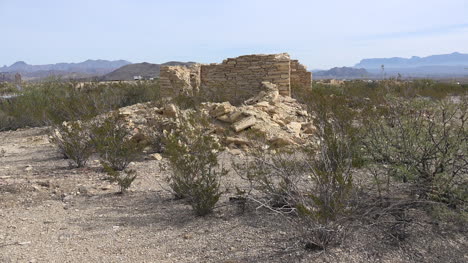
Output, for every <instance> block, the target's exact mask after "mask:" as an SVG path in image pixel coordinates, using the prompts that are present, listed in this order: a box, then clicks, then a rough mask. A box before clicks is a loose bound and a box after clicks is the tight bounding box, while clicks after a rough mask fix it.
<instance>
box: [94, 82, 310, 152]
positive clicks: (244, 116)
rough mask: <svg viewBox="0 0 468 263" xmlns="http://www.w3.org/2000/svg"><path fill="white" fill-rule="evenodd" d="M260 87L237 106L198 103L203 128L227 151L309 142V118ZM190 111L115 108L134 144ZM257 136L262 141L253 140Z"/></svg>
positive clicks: (291, 102)
mask: <svg viewBox="0 0 468 263" xmlns="http://www.w3.org/2000/svg"><path fill="white" fill-rule="evenodd" d="M262 87H263V90H262V91H261V92H259V94H257V95H256V96H254V97H253V98H250V99H248V100H247V101H245V103H244V104H242V105H240V106H233V105H232V104H231V103H230V102H221V103H215V102H205V103H202V104H201V105H200V107H199V110H200V111H201V112H202V113H204V114H206V115H207V116H209V118H210V119H211V122H210V124H209V125H210V127H207V129H208V130H211V132H212V134H213V135H214V136H217V137H218V138H219V139H220V141H221V142H223V143H225V145H226V146H229V148H231V149H242V150H248V149H249V147H251V146H252V145H254V144H256V143H264V142H268V143H269V144H271V145H274V146H276V147H284V146H294V145H303V144H304V143H306V142H310V141H311V140H308V138H311V137H312V136H314V134H315V127H314V125H313V124H312V120H313V116H311V115H310V114H309V113H308V112H307V111H306V109H305V107H304V106H303V105H301V104H300V103H298V102H297V101H296V100H295V99H293V98H291V97H289V96H283V95H280V94H279V91H278V89H277V86H276V85H275V84H272V83H270V82H263V83H262ZM193 111H194V110H193V109H188V110H180V109H178V108H177V106H176V105H174V104H167V105H165V106H163V107H162V108H158V107H154V106H153V105H152V104H151V103H139V104H135V105H132V106H128V107H124V108H121V109H119V113H120V114H121V115H122V116H123V118H124V119H125V121H126V123H127V126H128V129H130V130H131V131H132V133H133V135H132V136H133V137H134V139H135V140H137V141H148V140H150V139H151V138H152V137H151V136H153V135H154V133H158V134H159V135H161V134H162V133H164V132H165V131H166V132H169V131H170V130H172V129H175V128H176V127H178V126H179V125H180V121H181V120H182V119H184V117H185V116H188V115H189V114H190V113H191V112H193ZM98 118H102V117H98ZM258 136H260V137H262V138H263V139H262V140H257V139H254V138H258ZM149 158H152V159H155V160H161V158H162V157H161V155H159V154H155V155H152V156H150V157H149Z"/></svg>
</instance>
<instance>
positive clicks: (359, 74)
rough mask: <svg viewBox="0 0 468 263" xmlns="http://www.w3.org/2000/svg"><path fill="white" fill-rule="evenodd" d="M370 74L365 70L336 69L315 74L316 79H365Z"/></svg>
mask: <svg viewBox="0 0 468 263" xmlns="http://www.w3.org/2000/svg"><path fill="white" fill-rule="evenodd" d="M368 76H369V72H367V70H365V69H364V68H351V67H341V68H339V67H335V68H332V69H329V70H318V71H315V72H314V76H313V77H314V78H317V79H324V78H364V77H368Z"/></svg>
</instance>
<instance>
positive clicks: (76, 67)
mask: <svg viewBox="0 0 468 263" xmlns="http://www.w3.org/2000/svg"><path fill="white" fill-rule="evenodd" d="M128 64H130V62H128V61H125V60H116V61H108V60H86V61H84V62H80V63H57V64H47V65H29V64H27V63H26V62H24V61H18V62H15V63H14V64H12V65H11V66H3V67H0V73H2V72H4V73H9V74H14V73H20V74H21V75H22V76H23V77H25V78H26V79H37V78H45V77H49V76H66V77H78V78H79V77H90V76H102V75H104V74H107V73H109V72H111V71H113V70H115V69H117V68H120V67H122V66H125V65H128Z"/></svg>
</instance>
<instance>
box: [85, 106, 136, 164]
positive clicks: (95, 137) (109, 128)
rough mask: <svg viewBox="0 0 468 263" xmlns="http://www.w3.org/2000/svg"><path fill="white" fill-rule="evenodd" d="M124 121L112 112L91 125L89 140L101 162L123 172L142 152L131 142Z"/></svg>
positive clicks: (133, 141) (120, 116)
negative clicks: (90, 139)
mask: <svg viewBox="0 0 468 263" xmlns="http://www.w3.org/2000/svg"><path fill="white" fill-rule="evenodd" d="M125 124H126V123H125V120H124V119H123V117H122V115H120V114H119V113H118V112H113V113H111V114H110V115H109V117H107V118H106V119H104V120H103V121H102V122H97V123H96V124H94V125H93V127H92V131H91V138H92V141H93V144H94V147H95V148H96V151H97V152H98V153H99V155H100V157H101V162H102V163H103V164H105V165H106V166H109V167H110V168H112V169H114V170H117V171H123V170H124V169H125V168H126V167H127V166H128V164H130V162H132V161H134V160H135V159H136V158H137V157H138V156H139V155H140V153H141V151H142V145H140V144H138V142H136V141H135V140H132V138H131V133H130V131H129V130H128V128H127V127H125Z"/></svg>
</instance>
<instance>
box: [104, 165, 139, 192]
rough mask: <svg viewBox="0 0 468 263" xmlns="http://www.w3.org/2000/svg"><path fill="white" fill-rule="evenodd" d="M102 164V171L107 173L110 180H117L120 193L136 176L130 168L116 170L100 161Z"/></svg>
mask: <svg viewBox="0 0 468 263" xmlns="http://www.w3.org/2000/svg"><path fill="white" fill-rule="evenodd" d="M102 166H103V167H104V171H105V172H106V173H107V174H108V175H109V179H110V181H111V182H117V184H118V185H119V187H120V193H121V194H124V193H125V191H126V190H127V189H128V188H129V187H130V186H131V184H132V183H133V181H135V179H136V177H137V174H136V171H135V170H132V169H127V170H124V171H116V170H115V169H113V168H112V167H110V166H109V165H107V164H106V163H102Z"/></svg>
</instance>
